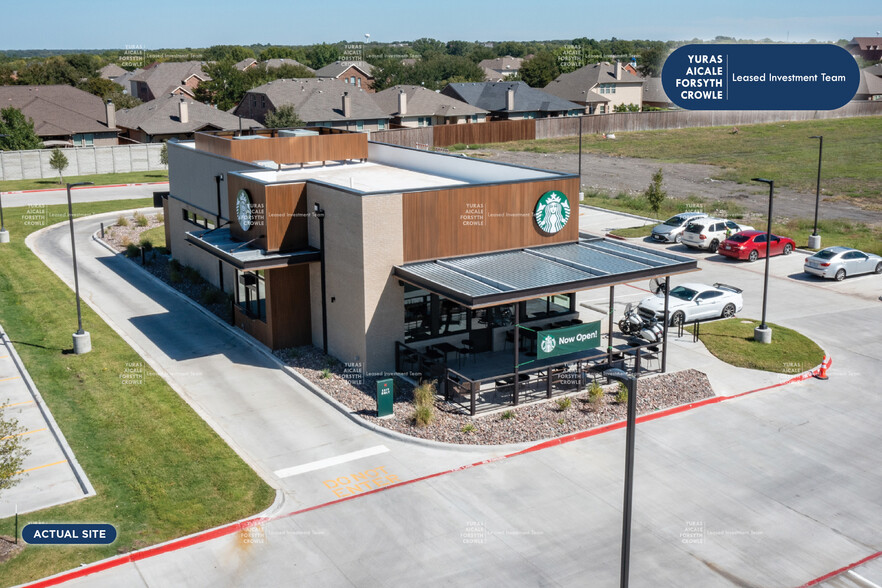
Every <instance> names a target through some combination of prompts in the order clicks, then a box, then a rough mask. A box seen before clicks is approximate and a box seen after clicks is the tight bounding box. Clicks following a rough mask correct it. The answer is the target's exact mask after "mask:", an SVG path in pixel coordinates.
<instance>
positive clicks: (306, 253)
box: [186, 227, 321, 271]
mask: <svg viewBox="0 0 882 588" xmlns="http://www.w3.org/2000/svg"><path fill="white" fill-rule="evenodd" d="M186 235H187V237H186V238H187V242H188V243H192V244H193V245H195V246H197V247H199V248H200V249H203V250H205V251H207V252H208V253H210V254H211V255H213V256H215V257H217V258H220V259H222V260H224V261H226V262H227V263H229V264H230V265H232V266H233V267H235V268H238V269H240V270H252V271H253V270H261V269H272V268H277V267H286V266H289V265H297V264H301V263H308V262H310V261H319V259H321V253H320V252H319V250H318V249H313V248H312V247H308V248H306V249H303V250H299V251H290V252H286V253H267V252H266V251H264V250H262V249H254V248H252V247H249V246H248V244H249V243H250V242H249V241H236V240H234V239H233V237H232V236H231V235H230V229H229V228H228V227H224V228H217V229H205V230H201V231H190V232H188V233H186Z"/></svg>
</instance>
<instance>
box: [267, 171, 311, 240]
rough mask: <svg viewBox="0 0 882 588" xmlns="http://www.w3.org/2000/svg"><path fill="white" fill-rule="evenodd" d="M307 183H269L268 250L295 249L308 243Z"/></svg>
mask: <svg viewBox="0 0 882 588" xmlns="http://www.w3.org/2000/svg"><path fill="white" fill-rule="evenodd" d="M306 221H307V211H306V184H305V183H302V184H277V185H271V186H267V187H266V236H267V243H266V248H267V251H294V250H297V249H304V248H306V247H307V246H308V245H309V233H308V230H309V229H308V227H307V223H306Z"/></svg>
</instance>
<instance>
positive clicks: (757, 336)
mask: <svg viewBox="0 0 882 588" xmlns="http://www.w3.org/2000/svg"><path fill="white" fill-rule="evenodd" d="M753 340H754V341H756V342H757V343H771V342H772V329H770V328H768V327H766V328H765V329H761V328H759V327H757V328H755V329H754V330H753Z"/></svg>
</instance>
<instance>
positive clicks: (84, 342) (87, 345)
mask: <svg viewBox="0 0 882 588" xmlns="http://www.w3.org/2000/svg"><path fill="white" fill-rule="evenodd" d="M73 351H74V353H75V354H76V355H82V354H83V353H89V352H90V351H92V336H91V335H90V334H89V331H83V332H82V334H81V333H74V334H73Z"/></svg>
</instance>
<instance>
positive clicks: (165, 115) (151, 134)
mask: <svg viewBox="0 0 882 588" xmlns="http://www.w3.org/2000/svg"><path fill="white" fill-rule="evenodd" d="M116 124H117V126H118V127H119V128H120V137H121V138H125V139H127V140H128V141H127V142H132V143H158V142H160V141H168V140H169V139H192V138H193V134H194V133H196V132H197V131H232V130H238V129H246V130H247V129H251V128H263V125H262V124H260V123H259V122H257V121H255V120H252V119H250V118H245V119H240V118H239V117H238V116H236V115H234V114H230V113H229V112H226V111H223V110H218V109H217V108H215V107H213V106H208V105H207V104H203V103H201V102H196V101H194V100H192V99H190V98H189V97H187V96H182V95H179V94H168V95H166V96H163V97H162V98H157V99H156V100H151V101H150V102H145V103H144V104H140V105H138V106H136V107H134V108H128V109H125V110H120V111H119V112H117V113H116Z"/></svg>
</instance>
